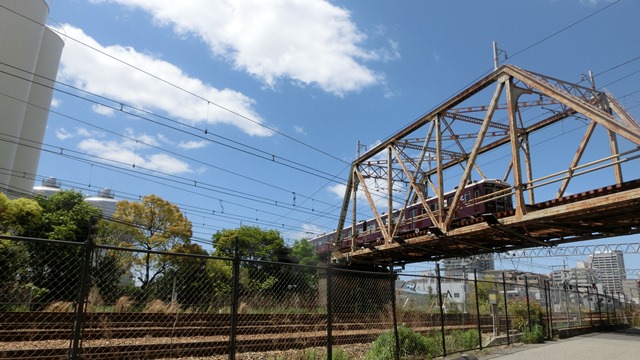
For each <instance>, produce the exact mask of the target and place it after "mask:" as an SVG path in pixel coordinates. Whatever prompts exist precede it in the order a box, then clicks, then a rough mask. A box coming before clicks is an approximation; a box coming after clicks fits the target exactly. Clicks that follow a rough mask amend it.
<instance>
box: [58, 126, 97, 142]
mask: <svg viewBox="0 0 640 360" xmlns="http://www.w3.org/2000/svg"><path fill="white" fill-rule="evenodd" d="M74 130H75V132H69V131H68V130H67V129H65V128H63V127H61V128H58V129H56V130H55V134H56V138H58V139H59V140H67V139H71V138H75V137H103V136H104V134H103V133H101V132H98V131H90V130H87V129H86V128H83V127H77V128H75V129H74Z"/></svg>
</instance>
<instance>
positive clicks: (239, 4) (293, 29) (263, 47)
mask: <svg viewBox="0 0 640 360" xmlns="http://www.w3.org/2000/svg"><path fill="white" fill-rule="evenodd" d="M96 2H112V3H119V4H122V5H125V6H128V7H131V8H138V9H142V10H144V11H146V12H148V13H150V14H151V15H152V16H153V19H154V21H156V23H157V24H158V25H160V26H173V29H174V31H175V32H176V33H177V34H179V35H181V36H185V35H192V36H195V37H198V38H200V39H201V40H202V41H204V42H205V43H206V44H207V45H208V46H209V48H210V49H211V51H212V53H213V54H214V55H216V56H220V57H223V58H225V59H229V60H230V61H232V62H233V65H234V66H235V68H237V69H239V70H242V71H246V72H248V73H249V74H251V75H253V76H255V77H256V78H258V79H260V80H261V81H263V82H264V83H265V84H267V85H268V86H274V85H275V84H276V83H277V81H278V80H280V79H289V80H291V81H292V82H294V83H296V84H304V85H310V84H315V85H317V86H319V87H320V88H321V89H322V90H324V91H326V92H329V93H332V94H335V95H338V96H342V95H344V94H346V93H349V92H354V91H359V90H361V89H363V88H365V87H368V86H372V85H375V84H378V83H379V82H380V81H381V79H382V76H380V75H379V74H377V73H376V72H375V71H373V70H372V69H370V68H369V67H367V66H365V65H364V63H365V62H366V61H372V60H380V59H383V60H388V59H391V58H394V57H395V58H397V57H398V56H399V54H398V53H397V46H396V45H397V44H395V45H394V44H393V43H392V44H391V50H390V51H389V50H383V51H381V50H376V51H373V50H367V49H365V48H364V47H363V46H362V44H363V43H364V42H365V40H366V36H365V35H364V34H363V33H362V32H360V31H359V30H358V28H357V27H356V24H354V23H353V21H352V20H351V14H350V13H349V11H347V10H346V9H343V8H340V7H338V6H335V5H333V4H331V3H329V2H327V1H324V0H306V1H300V0H271V1H263V0H245V1H232V2H229V1H227V0H190V1H179V2H177V1H173V0H103V1H96Z"/></svg>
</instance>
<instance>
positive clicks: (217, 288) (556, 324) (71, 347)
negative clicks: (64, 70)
mask: <svg viewBox="0 0 640 360" xmlns="http://www.w3.org/2000/svg"><path fill="white" fill-rule="evenodd" d="M0 241H1V243H0V260H2V261H0V360H4V359H18V358H32V359H39V358H41V359H67V358H77V359H113V358H148V359H151V358H161V359H169V358H206V359H215V360H218V359H256V358H260V357H262V358H265V359H269V358H273V359H326V358H328V357H330V354H334V356H335V355H336V354H339V356H342V358H347V356H348V358H349V359H364V358H367V356H369V357H368V358H375V359H385V358H387V359H396V358H397V359H410V358H415V357H416V356H418V357H420V356H421V357H436V356H443V355H449V354H452V353H459V352H466V351H471V350H478V349H482V348H484V347H490V346H494V345H501V344H508V343H512V342H517V341H522V337H524V336H531V334H536V333H541V334H542V336H543V337H546V338H549V337H551V336H553V334H555V333H557V332H558V331H561V330H562V329H575V328H579V327H588V326H596V327H597V326H608V325H619V324H627V323H630V322H632V321H634V320H633V316H634V312H635V314H636V315H637V310H636V309H635V308H634V307H633V306H631V304H629V303H627V302H625V301H624V297H623V296H621V295H620V294H619V293H612V292H610V291H608V292H604V293H601V292H599V290H598V289H597V288H590V287H589V288H586V287H585V288H578V287H573V288H570V287H563V286H557V285H554V284H551V283H549V281H548V280H545V279H544V278H541V277H530V278H527V277H526V276H522V274H517V273H515V272H507V273H506V274H505V273H504V272H493V273H486V274H479V273H478V274H476V273H466V272H465V273H462V274H453V275H452V274H447V276H439V273H438V272H437V271H436V272H435V273H427V274H423V275H411V274H402V273H398V272H392V271H390V270H389V268H388V267H384V266H381V267H377V268H363V269H357V268H354V267H339V266H327V265H324V266H302V265H298V264H293V263H282V262H278V263H275V262H264V261H253V260H247V259H240V258H238V257H236V258H219V257H212V256H209V255H206V254H204V253H197V254H183V253H168V252H154V251H143V250H140V249H132V248H118V247H112V246H100V245H98V246H93V245H92V244H90V243H70V242H62V241H42V240H37V241H36V240H33V239H3V240H0ZM436 270H437V269H436ZM372 356H373V357H372ZM338 358H340V357H338Z"/></svg>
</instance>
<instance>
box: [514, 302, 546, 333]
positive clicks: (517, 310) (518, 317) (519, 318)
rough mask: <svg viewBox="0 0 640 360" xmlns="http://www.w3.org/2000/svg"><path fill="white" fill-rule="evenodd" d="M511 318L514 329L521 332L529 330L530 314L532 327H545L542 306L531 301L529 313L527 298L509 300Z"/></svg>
mask: <svg viewBox="0 0 640 360" xmlns="http://www.w3.org/2000/svg"><path fill="white" fill-rule="evenodd" d="M507 307H508V309H509V318H510V319H511V323H512V324H513V327H514V328H515V329H517V330H519V331H521V332H524V331H528V330H529V315H528V314H529V312H530V313H531V326H532V327H533V326H540V327H543V326H544V312H543V310H542V305H540V303H539V302H537V301H536V300H534V299H529V308H530V310H529V312H527V300H526V298H516V299H511V300H509V303H508V305H507Z"/></svg>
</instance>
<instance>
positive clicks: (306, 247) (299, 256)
mask: <svg viewBox="0 0 640 360" xmlns="http://www.w3.org/2000/svg"><path fill="white" fill-rule="evenodd" d="M291 258H292V259H293V261H294V262H296V263H298V264H300V265H310V266H316V265H318V263H319V262H320V257H319V256H318V253H317V252H316V249H315V247H314V246H313V244H312V243H311V242H310V241H309V240H307V239H305V238H303V239H300V240H296V241H295V242H294V243H293V245H292V246H291Z"/></svg>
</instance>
